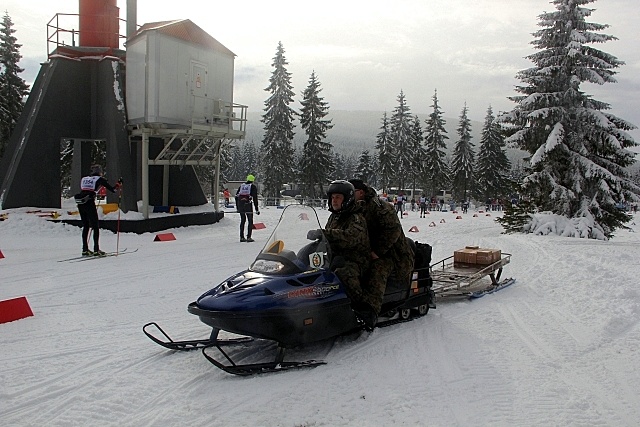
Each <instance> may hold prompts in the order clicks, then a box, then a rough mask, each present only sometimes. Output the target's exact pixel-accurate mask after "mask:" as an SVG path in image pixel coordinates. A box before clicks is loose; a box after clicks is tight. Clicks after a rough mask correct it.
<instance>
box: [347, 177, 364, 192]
mask: <svg viewBox="0 0 640 427" xmlns="http://www.w3.org/2000/svg"><path fill="white" fill-rule="evenodd" d="M349 182H350V183H351V184H352V185H353V188H355V189H356V190H364V191H367V184H365V183H364V181H363V180H361V179H357V178H354V179H350V180H349Z"/></svg>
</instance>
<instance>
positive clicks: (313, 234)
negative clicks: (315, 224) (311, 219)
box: [307, 228, 322, 240]
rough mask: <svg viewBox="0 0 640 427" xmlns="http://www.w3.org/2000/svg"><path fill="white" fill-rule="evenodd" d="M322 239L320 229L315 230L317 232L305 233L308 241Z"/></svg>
mask: <svg viewBox="0 0 640 427" xmlns="http://www.w3.org/2000/svg"><path fill="white" fill-rule="evenodd" d="M321 237H322V230H321V229H319V228H318V229H317V230H309V231H308V232H307V239H309V240H316V239H319V238H321Z"/></svg>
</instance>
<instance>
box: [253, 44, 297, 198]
mask: <svg viewBox="0 0 640 427" xmlns="http://www.w3.org/2000/svg"><path fill="white" fill-rule="evenodd" d="M287 64H288V62H287V60H286V59H285V57H284V47H283V46H282V42H278V48H277V50H276V56H275V57H274V58H273V63H272V64H271V65H272V66H273V68H274V70H273V73H272V75H271V77H270V78H269V86H268V87H267V88H266V89H265V90H266V91H268V92H270V93H271V96H269V98H268V99H267V100H266V101H265V103H264V104H265V108H264V111H265V113H264V114H263V115H262V120H261V121H262V122H263V123H264V137H263V139H262V147H261V149H260V152H261V158H260V170H261V172H262V179H261V180H262V185H263V189H264V190H263V193H264V195H265V196H266V197H273V198H278V197H279V196H280V189H281V188H282V185H283V184H285V183H287V182H288V181H290V180H291V179H292V178H293V175H294V172H293V157H294V151H295V149H294V147H293V136H294V132H293V128H294V127H295V125H294V123H293V121H294V117H295V116H296V112H295V111H293V109H292V108H291V107H289V104H291V103H292V102H293V95H294V92H293V86H292V85H291V73H289V72H288V71H287V69H286V65H287Z"/></svg>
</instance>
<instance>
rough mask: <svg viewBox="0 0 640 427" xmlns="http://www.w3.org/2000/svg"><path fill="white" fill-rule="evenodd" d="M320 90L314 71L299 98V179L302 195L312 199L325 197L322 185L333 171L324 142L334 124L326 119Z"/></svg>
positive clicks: (330, 146)
mask: <svg viewBox="0 0 640 427" xmlns="http://www.w3.org/2000/svg"><path fill="white" fill-rule="evenodd" d="M321 91H322V88H321V87H320V82H319V81H318V79H317V78H316V73H315V71H314V72H312V73H311V77H309V85H308V86H307V88H306V89H305V90H304V92H303V93H302V101H300V104H302V108H301V110H300V126H301V127H302V129H303V130H304V132H305V133H306V135H307V140H306V141H305V143H304V148H303V151H302V161H301V163H300V181H301V183H302V184H303V186H304V189H305V195H306V196H310V197H312V198H314V199H316V198H319V197H324V191H325V184H326V183H327V181H328V180H329V177H331V176H332V174H333V164H332V163H331V156H330V154H331V149H332V148H333V145H332V144H331V143H330V142H327V141H325V139H326V138H327V131H328V130H329V129H331V128H332V127H333V125H332V124H331V120H327V119H326V118H325V117H326V116H327V114H329V113H328V110H329V106H328V103H327V102H325V101H324V98H322V97H321V96H320V92H321Z"/></svg>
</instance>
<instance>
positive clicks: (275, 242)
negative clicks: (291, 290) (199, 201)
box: [250, 205, 330, 275]
mask: <svg viewBox="0 0 640 427" xmlns="http://www.w3.org/2000/svg"><path fill="white" fill-rule="evenodd" d="M320 228H322V227H321V226H320V221H319V220H318V214H317V213H316V211H315V209H313V208H312V207H310V206H304V205H289V206H287V207H286V208H285V209H284V210H283V211H282V215H281V216H280V220H279V221H278V225H277V226H276V228H275V229H274V230H273V233H271V236H270V237H269V240H267V243H266V244H265V245H264V248H262V250H261V251H260V253H259V254H258V256H257V257H256V260H255V261H254V262H253V264H252V265H251V267H250V270H252V271H255V272H259V273H263V274H273V275H282V274H293V273H302V272H305V271H315V270H318V269H322V268H328V266H329V262H330V259H329V258H330V251H329V244H328V242H327V240H326V238H325V237H324V235H323V234H322V233H319V234H320V235H319V236H317V238H315V239H311V240H310V239H308V238H307V237H308V233H309V231H311V230H319V229H320ZM311 237H313V236H311Z"/></svg>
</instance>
